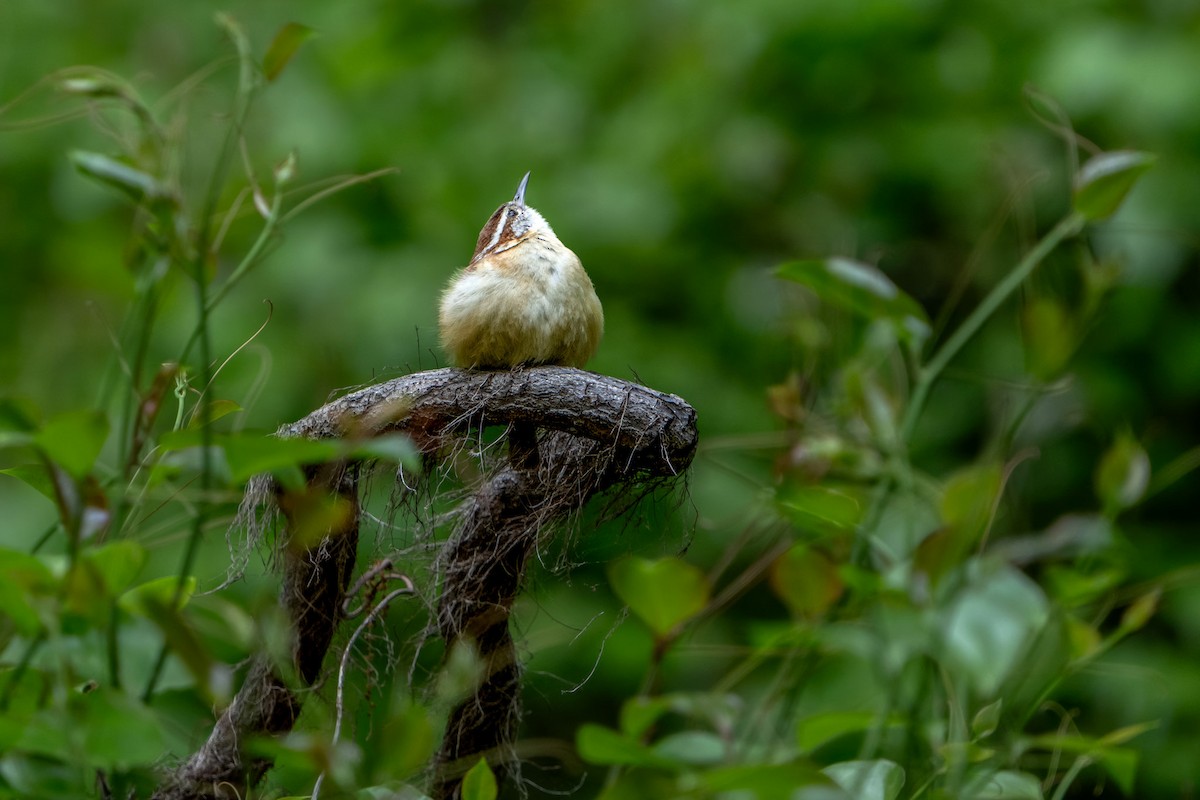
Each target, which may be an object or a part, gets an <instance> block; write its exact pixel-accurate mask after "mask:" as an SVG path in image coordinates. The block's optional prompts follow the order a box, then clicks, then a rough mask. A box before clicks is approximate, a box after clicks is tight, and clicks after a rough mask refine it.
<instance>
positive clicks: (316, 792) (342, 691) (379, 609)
mask: <svg viewBox="0 0 1200 800" xmlns="http://www.w3.org/2000/svg"><path fill="white" fill-rule="evenodd" d="M403 580H404V583H405V586H404V588H403V589H395V590H393V591H392V592H391V593H389V594H388V595H387V596H386V597H384V598H383V599H382V600H380V601H379V604H378V605H376V606H375V607H374V608H373V609H371V612H370V613H369V614H367V618H366V619H364V620H363V621H362V623H361V624H359V626H358V627H357V628H355V629H354V633H352V634H350V641H348V642H346V649H345V650H343V651H342V661H341V664H340V665H339V666H338V681H337V701H336V703H335V704H334V708H335V709H336V716H335V717H334V722H333V741H332V744H333V746H334V747H335V748H336V747H337V743H338V740H339V739H340V738H341V735H342V716H343V714H344V712H345V697H346V668H347V667H348V666H349V665H350V653H351V651H352V650H353V649H354V643H355V642H356V641H358V636H359V634H361V633H362V632H363V631H364V630H366V629H367V627H369V626H370V625H371V623H373V622H374V621H375V620H376V619H378V617H379V615H380V614H382V613H383V612H384V611H385V610H387V607H388V604H389V603H391V602H392V601H393V600H395V599H396V598H397V597H400V596H401V595H406V594H413V593H414V592H415V591H416V590H415V589H414V588H413V584H412V581H410V580H409V579H408V578H404V579H403ZM335 757H336V754H335ZM325 772H326V771H325V770H322V772H321V774H320V775H318V776H317V781H316V783H314V784H313V790H312V795H311V800H317V798H318V797H319V796H320V794H321V784H323V783H324V782H325Z"/></svg>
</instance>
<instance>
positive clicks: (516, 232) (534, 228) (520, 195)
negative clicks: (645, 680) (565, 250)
mask: <svg viewBox="0 0 1200 800" xmlns="http://www.w3.org/2000/svg"><path fill="white" fill-rule="evenodd" d="M528 184H529V173H528V172H526V173H525V177H524V178H521V185H520V186H518V187H517V193H516V194H515V195H514V196H513V199H512V200H510V201H509V202H507V203H505V204H504V205H502V206H500V207H499V208H497V209H496V211H495V213H493V214H492V216H491V218H490V219H489V220H488V221H487V224H486V225H484V226H483V230H481V231H480V232H479V241H477V242H476V243H475V254H474V255H472V256H471V263H472V264H474V263H475V262H477V261H479V260H480V259H483V258H486V257H488V256H491V255H495V254H496V253H502V252H504V251H505V250H510V249H512V248H514V247H516V246H518V245H520V244H521V243H522V242H526V241H528V240H530V239H532V238H534V237H536V236H539V235H540V236H541V237H543V238H546V237H549V238H551V239H553V240H554V241H557V240H558V237H556V236H555V235H554V230H553V229H552V228H551V227H550V223H548V222H546V218H545V217H543V216H542V215H541V214H539V213H538V211H537V209H536V208H533V207H531V206H527V205H525V187H526V186H527V185H528Z"/></svg>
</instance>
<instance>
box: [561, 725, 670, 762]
mask: <svg viewBox="0 0 1200 800" xmlns="http://www.w3.org/2000/svg"><path fill="white" fill-rule="evenodd" d="M575 749H576V750H578V751H579V756H580V758H582V759H583V760H584V761H587V762H588V763H590V764H603V765H609V764H626V765H630V766H643V767H664V766H671V762H669V761H664V760H663V759H662V758H660V757H659V756H657V755H656V754H655V753H654V752H652V751H651V750H650V748H649V747H647V746H646V745H644V744H642V743H641V742H638V741H636V740H635V739H631V738H630V737H628V736H625V735H624V734H621V733H617V732H616V731H614V730H612V729H611V728H605V727H604V726H602V725H594V724H591V723H587V724H585V725H582V726H580V728H579V730H578V732H576V734H575Z"/></svg>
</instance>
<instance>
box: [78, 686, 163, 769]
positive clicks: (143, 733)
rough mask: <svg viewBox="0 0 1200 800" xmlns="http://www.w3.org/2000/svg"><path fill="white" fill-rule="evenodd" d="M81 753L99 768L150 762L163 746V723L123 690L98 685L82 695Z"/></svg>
mask: <svg viewBox="0 0 1200 800" xmlns="http://www.w3.org/2000/svg"><path fill="white" fill-rule="evenodd" d="M82 704H83V705H84V707H85V708H86V716H85V719H86V723H85V728H84V735H83V741H84V752H85V753H86V755H87V758H88V761H89V763H90V764H91V765H92V766H94V767H97V768H100V769H126V768H129V767H131V766H135V765H141V764H153V763H155V762H157V761H159V760H160V759H161V758H162V754H163V752H164V751H165V749H166V745H165V741H166V740H165V737H164V735H163V730H162V725H161V723H160V722H159V720H158V718H157V717H156V716H155V714H154V712H152V711H151V710H150V709H149V708H147V707H146V706H144V705H143V704H142V703H140V702H138V701H137V700H136V699H135V698H133V697H131V696H130V695H128V694H126V693H125V692H120V691H115V690H112V689H108V688H105V687H101V688H99V689H97V690H96V691H94V692H89V693H88V694H86V695H84V696H83V700H82Z"/></svg>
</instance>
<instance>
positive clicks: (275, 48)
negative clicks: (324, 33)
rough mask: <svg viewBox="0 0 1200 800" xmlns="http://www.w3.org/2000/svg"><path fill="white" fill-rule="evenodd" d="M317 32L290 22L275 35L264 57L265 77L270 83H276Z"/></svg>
mask: <svg viewBox="0 0 1200 800" xmlns="http://www.w3.org/2000/svg"><path fill="white" fill-rule="evenodd" d="M316 33H317V32H316V31H314V30H313V29H312V28H309V27H308V26H306V25H301V24H300V23H298V22H289V23H287V24H286V25H284V26H283V27H282V28H280V29H279V31H278V32H277V33H276V34H275V38H274V39H272V40H271V46H270V47H268V48H267V54H266V55H265V56H263V75H265V76H266V77H267V80H268V81H274V80H275V79H276V78H278V77H279V75H280V73H282V72H283V69H284V67H286V66H287V65H288V62H289V61H291V60H292V56H294V55H296V51H297V50H299V49H300V45H302V44H304V43H305V42H307V41H308V40H309V39H311V38H312V37H313V36H315V35H316Z"/></svg>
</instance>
